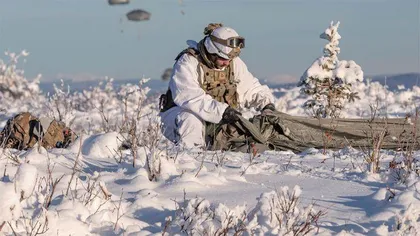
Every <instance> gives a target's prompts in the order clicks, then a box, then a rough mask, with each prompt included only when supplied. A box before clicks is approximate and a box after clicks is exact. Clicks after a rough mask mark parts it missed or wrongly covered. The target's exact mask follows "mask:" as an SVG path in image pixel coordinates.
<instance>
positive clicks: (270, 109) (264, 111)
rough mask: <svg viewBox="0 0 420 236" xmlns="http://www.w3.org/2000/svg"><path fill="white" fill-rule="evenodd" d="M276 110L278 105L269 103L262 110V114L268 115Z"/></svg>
mask: <svg viewBox="0 0 420 236" xmlns="http://www.w3.org/2000/svg"><path fill="white" fill-rule="evenodd" d="M274 111H276V107H275V106H274V104H273V103H269V104H267V105H265V107H264V108H263V109H262V110H261V114H263V115H268V114H270V113H273V112H274Z"/></svg>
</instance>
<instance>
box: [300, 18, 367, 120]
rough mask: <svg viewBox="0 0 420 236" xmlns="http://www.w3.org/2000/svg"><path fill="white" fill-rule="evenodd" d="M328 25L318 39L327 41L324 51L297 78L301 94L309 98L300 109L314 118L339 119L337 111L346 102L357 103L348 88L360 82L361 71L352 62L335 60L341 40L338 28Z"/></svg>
mask: <svg viewBox="0 0 420 236" xmlns="http://www.w3.org/2000/svg"><path fill="white" fill-rule="evenodd" d="M339 25H340V22H338V23H336V24H335V25H334V24H333V22H331V24H330V27H329V28H328V29H326V30H325V32H324V33H322V34H321V35H320V38H322V39H326V40H328V44H327V45H325V47H324V56H322V57H320V58H318V59H316V60H315V61H314V62H313V64H312V65H311V66H310V67H309V68H308V69H307V70H306V71H305V73H304V74H303V75H302V77H301V78H300V81H299V83H298V86H302V87H303V88H302V89H301V93H303V94H306V95H309V96H311V97H312V98H311V99H309V100H307V101H306V102H305V103H304V104H303V107H304V108H305V109H307V110H308V111H310V113H312V115H313V116H315V117H332V118H335V117H340V111H341V110H342V109H343V108H344V104H345V103H346V102H348V103H351V102H354V101H355V100H356V99H360V98H359V96H358V95H357V93H356V92H352V85H353V84H354V83H356V82H360V81H363V71H362V70H361V68H360V66H359V65H357V64H356V63H355V62H354V61H345V60H342V61H340V60H338V57H337V56H338V54H339V53H340V48H339V47H338V44H339V40H340V39H341V36H340V34H338V31H337V30H338V26H339Z"/></svg>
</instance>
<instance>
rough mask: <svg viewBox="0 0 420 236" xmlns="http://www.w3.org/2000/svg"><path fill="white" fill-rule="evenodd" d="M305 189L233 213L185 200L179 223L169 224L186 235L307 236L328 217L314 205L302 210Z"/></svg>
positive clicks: (267, 196)
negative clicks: (300, 200) (301, 201)
mask: <svg viewBox="0 0 420 236" xmlns="http://www.w3.org/2000/svg"><path fill="white" fill-rule="evenodd" d="M300 194H301V189H300V187H299V186H295V187H294V189H293V191H292V192H291V191H289V188H288V187H287V186H286V187H283V188H281V190H280V191H271V192H267V193H263V194H261V196H260V197H259V198H258V203H257V205H256V206H255V207H254V208H253V209H252V210H251V211H250V212H247V211H246V206H245V205H244V206H236V207H234V208H233V209H230V208H228V207H227V206H225V205H223V204H217V205H215V204H211V203H210V202H209V201H207V200H205V199H203V198H199V197H196V198H193V199H189V200H185V199H184V202H183V203H182V204H179V207H178V210H177V213H176V215H175V219H173V220H172V221H171V220H167V224H170V227H167V228H169V230H168V232H169V233H170V234H171V235H172V234H174V233H178V232H180V233H183V234H186V235H267V234H269V235H272V234H274V235H307V234H308V233H310V232H313V231H314V230H315V229H316V228H317V222H318V220H319V218H320V217H322V216H323V215H324V214H325V213H324V212H322V211H315V210H314V208H313V205H312V204H311V205H309V206H307V207H305V208H301V207H300V206H299V197H300Z"/></svg>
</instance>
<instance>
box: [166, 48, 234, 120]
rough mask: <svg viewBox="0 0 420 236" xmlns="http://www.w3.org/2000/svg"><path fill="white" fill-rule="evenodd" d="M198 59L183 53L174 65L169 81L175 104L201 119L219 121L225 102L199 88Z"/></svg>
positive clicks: (225, 105)
mask: <svg viewBox="0 0 420 236" xmlns="http://www.w3.org/2000/svg"><path fill="white" fill-rule="evenodd" d="M197 65H198V61H197V59H195V58H194V57H193V56H190V55H188V54H184V55H183V56H182V57H181V58H179V60H178V61H177V62H176V64H175V66H174V75H173V77H172V79H171V81H170V82H169V88H170V89H171V92H172V98H173V100H174V102H175V104H176V105H178V106H180V107H182V108H184V109H186V110H189V111H191V112H192V113H194V114H195V115H197V116H198V117H200V118H201V119H203V120H205V121H208V122H211V123H219V122H220V120H221V119H222V115H223V112H224V111H225V109H226V107H228V105H227V104H225V103H221V102H218V101H216V100H214V99H213V98H212V97H211V96H210V95H208V94H206V93H205V92H204V90H203V89H202V88H201V86H200V83H199V81H198V80H199V78H198V76H199V75H198V71H197Z"/></svg>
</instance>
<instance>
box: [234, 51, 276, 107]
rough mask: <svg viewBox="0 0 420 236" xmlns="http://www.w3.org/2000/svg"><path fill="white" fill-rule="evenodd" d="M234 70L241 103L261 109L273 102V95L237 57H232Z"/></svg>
mask: <svg viewBox="0 0 420 236" xmlns="http://www.w3.org/2000/svg"><path fill="white" fill-rule="evenodd" d="M234 63H235V65H234V70H235V75H236V78H238V79H239V81H240V82H239V84H238V93H239V96H240V100H241V103H242V104H243V105H244V106H245V107H246V108H250V107H254V108H255V109H256V110H261V109H262V108H263V107H264V106H266V105H267V104H269V103H273V102H274V96H273V94H272V92H271V90H270V88H268V86H266V85H262V84H261V83H260V82H259V81H258V79H257V78H255V77H254V76H253V75H252V73H251V72H249V71H248V67H247V66H246V65H245V63H244V62H243V61H242V60H241V59H240V58H239V57H237V58H235V59H234Z"/></svg>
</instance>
